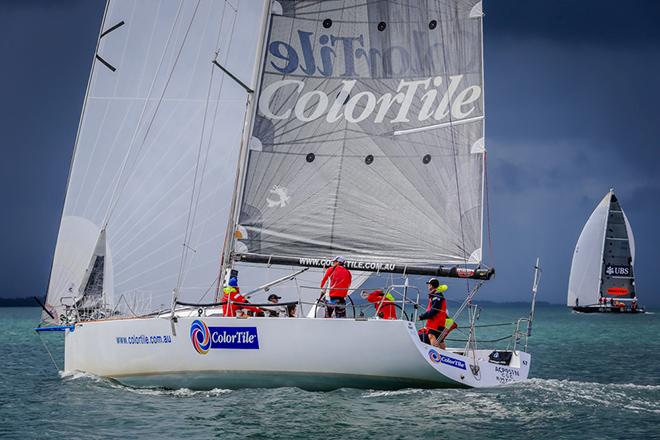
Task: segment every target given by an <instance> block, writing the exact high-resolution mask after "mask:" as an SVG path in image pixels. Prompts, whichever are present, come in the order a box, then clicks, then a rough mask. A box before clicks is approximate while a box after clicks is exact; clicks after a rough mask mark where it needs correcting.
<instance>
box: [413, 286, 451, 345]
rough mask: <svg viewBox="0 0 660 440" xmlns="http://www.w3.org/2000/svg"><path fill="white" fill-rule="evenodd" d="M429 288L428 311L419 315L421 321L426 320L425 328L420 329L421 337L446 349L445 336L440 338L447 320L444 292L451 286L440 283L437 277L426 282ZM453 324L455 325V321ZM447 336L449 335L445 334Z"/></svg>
mask: <svg viewBox="0 0 660 440" xmlns="http://www.w3.org/2000/svg"><path fill="white" fill-rule="evenodd" d="M426 285H427V287H428V289H429V303H428V305H427V306H426V312H424V313H422V314H421V315H419V319H420V321H424V320H425V321H426V325H425V326H424V329H423V330H422V331H420V333H419V334H420V338H421V339H422V341H424V342H426V340H425V339H427V338H428V343H430V344H431V345H434V346H436V347H440V348H442V349H445V348H446V346H445V343H444V337H443V338H442V339H440V337H441V335H442V333H443V332H444V331H445V325H446V321H447V300H445V296H444V292H445V291H446V290H447V289H448V288H449V287H447V285H446V284H442V285H441V284H440V281H438V279H437V278H431V279H430V280H429V281H428V282H427V283H426ZM452 324H454V325H455V323H453V321H452ZM445 336H447V335H445Z"/></svg>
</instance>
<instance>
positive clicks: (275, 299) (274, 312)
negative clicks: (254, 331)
mask: <svg viewBox="0 0 660 440" xmlns="http://www.w3.org/2000/svg"><path fill="white" fill-rule="evenodd" d="M281 299H282V297H281V296H277V295H275V294H274V293H271V294H270V295H268V302H269V303H273V304H279V302H280V300H281ZM266 313H268V316H269V317H271V318H276V317H278V316H286V309H285V308H284V307H283V306H277V307H273V308H269V309H268V310H266Z"/></svg>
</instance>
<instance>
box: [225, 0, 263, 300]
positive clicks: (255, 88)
mask: <svg viewBox="0 0 660 440" xmlns="http://www.w3.org/2000/svg"><path fill="white" fill-rule="evenodd" d="M271 8H272V2H271V0H264V6H263V11H264V12H263V15H262V17H261V25H260V33H261V38H260V39H259V45H258V46H257V59H256V62H255V67H254V69H253V72H252V92H250V91H248V98H247V105H246V107H247V109H246V112H245V121H244V124H243V134H242V138H241V147H240V154H239V160H238V166H237V169H236V179H235V184H234V192H233V197H232V203H231V210H230V213H229V218H228V220H227V230H226V232H225V241H224V245H223V251H222V258H221V262H220V273H219V274H218V281H217V285H216V296H217V295H218V292H219V291H220V287H221V286H222V284H223V282H224V278H225V272H226V271H227V269H228V268H230V267H231V265H232V261H231V254H232V252H233V248H234V234H235V232H234V231H235V229H236V225H237V224H238V215H239V209H238V205H239V203H240V200H241V197H242V194H243V182H244V180H245V174H246V171H247V167H246V166H245V165H246V162H247V157H248V151H249V143H250V137H251V136H252V128H253V125H254V115H255V114H256V109H255V108H254V103H255V101H256V99H255V97H258V96H259V89H260V88H261V75H262V69H261V66H262V64H263V60H264V57H265V53H266V47H265V46H266V45H265V42H266V39H267V38H268V27H269V24H270V19H269V18H270V12H271ZM230 76H232V75H230ZM232 78H233V76H232ZM241 85H242V84H241ZM246 90H247V89H246ZM257 99H258V98H257Z"/></svg>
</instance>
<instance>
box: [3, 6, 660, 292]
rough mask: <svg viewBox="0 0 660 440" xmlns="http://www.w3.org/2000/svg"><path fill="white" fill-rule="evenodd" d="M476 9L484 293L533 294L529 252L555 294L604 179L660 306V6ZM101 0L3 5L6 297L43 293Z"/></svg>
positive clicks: (646, 285) (641, 287) (644, 284)
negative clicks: (486, 216) (483, 154)
mask: <svg viewBox="0 0 660 440" xmlns="http://www.w3.org/2000/svg"><path fill="white" fill-rule="evenodd" d="M254 1H256V0H254ZM484 3H485V4H484V11H485V14H486V17H485V22H484V23H485V31H484V32H485V36H484V40H485V62H486V66H485V69H486V72H485V79H486V84H485V93H486V95H485V96H486V114H487V135H486V138H487V148H488V151H489V156H488V162H489V168H488V184H489V189H490V199H491V203H490V210H491V217H492V225H491V226H492V240H493V247H494V259H493V261H494V266H495V267H496V269H497V278H496V281H494V282H492V283H490V285H489V286H488V287H487V289H485V290H484V292H483V295H482V298H483V299H488V300H497V301H508V300H525V299H527V298H528V291H529V285H530V282H531V267H532V265H533V260H534V258H535V257H536V256H537V255H538V256H540V257H541V259H542V266H543V268H544V273H543V281H542V286H541V292H540V296H539V299H541V300H545V301H550V302H556V303H563V302H564V301H565V298H566V288H567V283H568V273H569V269H570V263H571V257H572V252H573V248H574V246H575V242H576V240H577V238H578V235H579V233H580V230H581V228H582V226H583V225H584V223H585V222H586V220H587V218H588V216H589V214H590V213H591V211H592V210H593V208H594V207H595V205H596V204H597V202H598V201H600V199H601V198H602V197H603V196H604V195H605V193H606V192H607V191H608V189H609V188H610V187H614V188H615V189H616V191H617V194H618V196H619V198H620V200H621V203H622V205H623V208H624V209H625V210H626V213H627V215H628V218H629V219H630V221H631V223H632V227H633V229H634V231H635V237H636V242H637V256H636V267H635V269H636V272H637V290H638V295H639V296H640V297H641V298H642V300H643V301H642V302H646V303H655V304H660V291H659V290H660V289H657V287H656V286H655V279H654V275H655V271H656V270H657V263H658V258H657V253H658V249H660V232H658V226H657V225H658V224H659V223H660V222H658V216H659V215H660V209H659V207H658V204H659V203H660V164H659V162H660V161H659V159H660V154H659V152H658V144H659V143H660V141H659V138H660V111H659V110H658V108H659V103H660V86H659V85H658V81H660V2H657V1H651V0H649V1H641V0H631V1H627V2H621V1H616V2H615V1H560V0H554V1H551V0H543V1H541V0H534V1H522V0H520V1H513V0H490V1H485V2H484ZM104 4H105V1H104V0H96V1H92V0H85V1H82V0H81V1H64V0H60V1H54V0H53V1H48V0H42V1H36V0H22V1H19V0H16V1H3V0H0V50H1V51H2V57H1V58H0V60H1V61H0V62H1V68H0V90H1V91H0V96H1V101H0V102H1V104H0V140H1V142H0V148H1V149H2V160H1V161H0V164H1V165H0V167H1V168H0V169H1V173H0V179H1V180H0V194H1V197H2V202H3V203H2V206H3V208H2V216H1V217H0V244H1V245H2V253H1V254H0V296H2V297H20V296H30V295H43V294H44V293H45V289H46V284H47V279H48V273H49V271H50V263H51V258H52V254H53V250H54V248H55V241H56V238H57V229H58V226H59V219H60V214H61V209H62V205H63V200H64V192H65V184H66V178H67V173H68V169H69V162H70V159H71V153H72V149H73V143H74V139H75V134H76V129H77V125H78V119H79V116H80V110H81V106H82V100H83V97H84V94H85V87H86V84H87V79H88V75H89V69H90V66H91V60H92V56H93V52H94V46H95V42H96V38H97V35H98V31H99V27H100V22H101V17H102V14H103V7H104ZM484 239H485V241H487V240H488V238H487V237H484Z"/></svg>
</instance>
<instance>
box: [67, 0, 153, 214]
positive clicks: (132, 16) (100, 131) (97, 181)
mask: <svg viewBox="0 0 660 440" xmlns="http://www.w3.org/2000/svg"><path fill="white" fill-rule="evenodd" d="M108 3H109V0H108ZM159 8H160V6H159ZM136 9H137V3H136V4H135V5H133V9H132V10H131V16H130V19H129V23H131V22H133V19H134V17H135V11H136ZM159 10H160V9H159ZM106 13H107V5H106ZM103 21H104V23H105V17H104V19H103ZM154 27H155V25H154ZM99 44H100V37H99ZM128 47H129V39H128V38H126V42H125V43H124V45H123V47H122V52H121V57H120V58H119V60H118V61H117V63H118V65H123V63H124V60H125V59H126V51H127V49H128ZM98 49H99V47H97V52H98ZM122 75H123V72H122V71H121V70H120V71H119V74H118V75H117V77H118V80H117V81H116V82H115V85H114V87H113V89H112V94H115V93H116V92H117V89H118V88H119V85H120V81H119V79H121V77H122ZM91 84H92V75H91V74H90V79H89V86H88V90H89V89H91ZM87 99H88V100H89V99H93V97H90V96H87ZM85 105H86V104H85ZM109 109H110V103H106V107H105V110H104V113H103V117H102V118H101V123H100V125H99V127H104V126H105V121H106V119H107V115H108V112H109ZM128 114H129V112H128V111H126V112H124V116H123V117H122V121H121V123H120V124H119V127H118V129H115V130H114V139H113V140H112V142H111V147H110V148H109V151H112V150H113V149H114V148H113V146H114V144H115V143H116V142H117V139H118V137H119V133H120V132H121V129H122V128H123V126H124V124H125V122H126V120H127V116H128ZM81 122H82V117H81ZM102 134H103V133H102V130H98V132H97V139H96V140H95V141H94V147H93V149H92V153H91V157H94V156H95V153H96V148H97V145H98V137H101V135H102ZM76 141H77V140H76ZM108 162H109V161H108V160H107V158H106V160H105V161H104V163H103V167H102V170H101V172H98V171H97V172H95V177H94V179H93V180H94V185H93V187H92V191H90V192H89V193H88V194H90V195H91V194H94V192H95V191H96V187H97V184H98V183H99V181H100V180H101V179H99V178H98V176H101V175H103V173H104V172H105V169H106V167H107V165H108ZM92 164H93V161H92V160H90V161H89V163H88V164H87V170H86V171H85V177H84V178H83V180H82V181H83V182H85V181H86V180H87V173H88V169H89V168H90V166H91V165H92ZM72 166H73V161H72ZM82 193H83V191H79V193H78V195H77V196H76V205H77V203H78V198H79V197H80V194H82ZM104 195H105V193H104ZM90 198H91V200H100V201H102V200H103V198H101V199H98V198H93V197H90ZM74 206H75V205H74ZM88 208H89V200H88V201H87V204H86V205H85V208H84V210H83V212H84V214H86V213H87V209H88ZM100 208H101V204H100V203H99V206H97V208H96V211H95V213H94V218H96V213H97V212H98V210H99V209H100ZM84 214H83V217H85V215H84Z"/></svg>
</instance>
